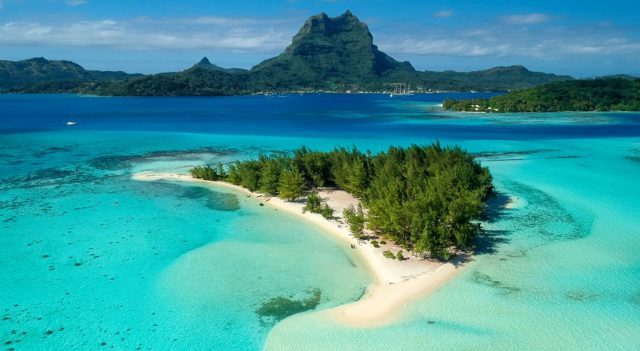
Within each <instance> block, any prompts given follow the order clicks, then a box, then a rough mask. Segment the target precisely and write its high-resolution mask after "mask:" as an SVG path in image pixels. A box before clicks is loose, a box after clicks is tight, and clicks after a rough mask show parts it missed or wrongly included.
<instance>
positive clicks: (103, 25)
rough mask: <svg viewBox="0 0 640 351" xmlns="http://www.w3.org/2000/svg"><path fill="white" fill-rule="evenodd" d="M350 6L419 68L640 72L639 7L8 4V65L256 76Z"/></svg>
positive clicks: (247, 1) (310, 0)
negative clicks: (322, 17) (39, 61)
mask: <svg viewBox="0 0 640 351" xmlns="http://www.w3.org/2000/svg"><path fill="white" fill-rule="evenodd" d="M347 9H349V10H351V11H352V12H353V14H354V15H356V16H357V17H358V18H359V19H360V20H361V21H363V22H365V23H367V24H368V25H369V29H370V31H371V33H372V34H373V37H374V43H375V44H377V45H378V47H379V48H380V49H381V50H382V51H384V52H386V53H387V54H389V55H391V56H393V57H394V58H396V59H398V60H401V61H404V60H408V61H410V62H411V63H412V64H413V65H414V67H416V69H419V70H433V71H442V70H456V71H471V70H479V69H486V68H490V67H495V66H508V65H516V64H520V65H524V66H526V67H527V68H529V69H531V70H534V71H542V72H550V73H557V74H570V75H573V76H575V77H593V76H601V75H608V74H619V73H625V74H634V75H640V15H639V13H640V1H638V0H607V1H603V0H598V1H594V0H583V1H577V0H554V1H548V0H537V1H508V0H502V1H497V0H483V1H477V0H474V1H469V0H459V1H437V0H429V1H427V0H404V1H402V0H395V1H379V0H369V1H366V0H359V1H357V0H350V1H349V0H261V1H260V0H235V1H229V0H224V1H220V0H209V1H204V0H182V1H166V0H129V1H120V0H0V59H3V60H21V59H26V58H31V57H45V58H48V59H65V60H71V61H74V62H76V63H79V64H80V65H82V66H83V67H85V68H87V69H99V70H123V71H126V72H130V73H134V72H138V73H157V72H169V71H179V70H183V69H186V68H188V67H190V66H191V65H193V64H194V63H195V62H197V61H199V60H200V59H201V58H202V57H203V56H207V57H208V58H209V59H210V60H211V62H213V63H215V64H218V65H220V66H223V67H240V68H250V67H252V66H253V65H256V64H258V63H259V62H261V61H262V60H265V59H267V58H269V57H272V56H275V55H277V54H279V53H280V52H282V50H284V48H285V47H286V46H287V45H288V44H289V43H290V41H291V37H292V36H293V35H295V33H296V32H297V31H298V30H299V29H300V27H301V26H302V24H303V23H304V21H305V20H306V19H307V18H308V17H309V16H312V15H315V14H318V13H320V12H325V13H327V14H328V15H329V16H331V17H334V16H338V15H340V14H342V13H343V12H345V11H346V10H347Z"/></svg>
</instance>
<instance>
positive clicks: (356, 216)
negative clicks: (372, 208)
mask: <svg viewBox="0 0 640 351" xmlns="http://www.w3.org/2000/svg"><path fill="white" fill-rule="evenodd" d="M342 216H343V217H344V218H345V219H346V221H347V224H349V229H351V233H353V236H355V237H356V238H358V239H360V238H362V237H363V236H364V224H365V222H366V218H365V216H364V211H363V210H362V204H360V203H358V208H355V207H354V206H353V205H349V206H348V207H347V208H345V209H344V211H342Z"/></svg>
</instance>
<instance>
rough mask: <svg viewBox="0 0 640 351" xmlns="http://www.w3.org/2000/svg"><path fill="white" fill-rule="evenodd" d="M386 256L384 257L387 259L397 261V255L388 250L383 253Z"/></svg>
mask: <svg viewBox="0 0 640 351" xmlns="http://www.w3.org/2000/svg"><path fill="white" fill-rule="evenodd" d="M382 254H383V255H384V257H386V258H390V259H392V260H395V259H396V255H394V254H393V252H391V251H389V250H386V251H385V252H383V253H382Z"/></svg>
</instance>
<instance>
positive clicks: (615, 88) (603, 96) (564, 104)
mask: <svg viewBox="0 0 640 351" xmlns="http://www.w3.org/2000/svg"><path fill="white" fill-rule="evenodd" d="M443 108H444V109H445V110H453V111H466V112H493V113H496V112H497V113H500V112H561V111H640V79H637V78H633V77H610V78H597V79H582V80H573V81H563V82H554V83H549V84H545V85H541V86H538V87H533V88H529V89H524V90H518V91H513V92H511V93H509V94H506V95H501V96H495V97H492V98H489V99H467V100H451V99H448V100H445V101H444V103H443Z"/></svg>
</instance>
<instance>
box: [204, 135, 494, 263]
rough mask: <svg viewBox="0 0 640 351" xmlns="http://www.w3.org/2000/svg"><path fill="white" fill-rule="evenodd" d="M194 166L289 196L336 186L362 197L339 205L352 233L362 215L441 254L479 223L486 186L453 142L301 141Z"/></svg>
mask: <svg viewBox="0 0 640 351" xmlns="http://www.w3.org/2000/svg"><path fill="white" fill-rule="evenodd" d="M194 170H195V171H192V174H193V175H194V177H196V178H202V179H212V180H217V179H223V180H225V181H228V182H231V183H233V184H237V185H240V186H243V187H245V188H247V189H249V190H251V191H256V190H257V191H261V192H264V193H268V194H271V195H279V196H280V197H282V198H285V199H287V200H289V201H293V200H296V199H298V198H300V197H301V196H302V195H303V194H304V192H305V191H306V190H309V189H314V188H318V187H326V186H330V187H337V188H340V189H342V190H345V191H347V192H349V193H351V194H352V195H354V196H356V197H358V198H359V199H360V200H361V202H362V205H364V209H363V208H362V207H358V208H356V207H350V208H347V210H345V213H344V216H345V218H346V220H347V222H348V223H349V225H350V227H351V229H352V231H353V233H354V235H355V236H356V237H362V235H363V233H364V228H365V223H366V226H367V227H368V228H369V229H370V230H372V231H373V232H374V233H376V234H378V235H383V236H385V237H387V238H389V239H392V240H394V241H395V242H396V243H398V244H400V245H402V246H404V247H405V248H407V249H410V250H413V251H414V252H417V253H421V254H422V253H429V254H430V255H432V256H434V257H439V258H444V259H448V258H449V254H450V251H449V250H450V248H451V247H468V246H469V245H470V244H471V242H472V240H473V238H474V237H475V235H476V234H477V233H478V232H479V231H480V229H481V228H480V225H479V224H478V223H477V222H476V220H477V219H478V218H479V217H480V215H481V213H482V211H483V209H484V206H485V200H486V199H487V197H488V196H489V195H490V194H491V193H492V191H493V185H492V178H491V174H490V173H489V171H488V169H487V168H485V167H482V166H481V165H480V164H479V163H478V162H477V161H475V160H474V158H473V156H472V155H471V154H469V153H468V152H466V151H464V150H462V149H461V148H460V147H443V146H441V145H440V144H439V143H436V144H433V145H428V146H417V145H413V146H410V147H408V148H399V147H391V148H389V149H388V150H387V151H386V152H381V153H379V154H376V155H372V154H371V153H369V152H366V153H363V152H360V151H359V150H357V149H356V148H355V147H353V148H336V149H334V150H333V151H330V152H318V151H311V150H309V149H307V148H305V147H302V148H300V149H297V150H295V151H294V152H293V153H292V154H291V155H290V156H284V155H276V156H265V155H263V156H260V157H259V158H258V159H255V160H248V161H236V162H234V163H232V164H229V165H228V166H227V167H226V170H222V171H216V170H213V169H212V168H207V167H200V168H197V170H196V168H194ZM221 175H222V176H221ZM325 206H326V204H322V201H321V199H320V198H319V196H318V195H317V194H316V193H314V192H312V193H311V194H310V195H309V198H308V202H307V210H309V211H312V212H316V211H319V212H320V213H323V211H327V212H328V211H329V210H330V209H329V210H326V209H324V207H325ZM326 207H328V206H326ZM365 209H366V211H365ZM330 212H331V213H330V214H329V213H327V216H326V217H329V216H332V215H333V210H330ZM365 212H366V215H365ZM323 215H325V214H324V213H323Z"/></svg>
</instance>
